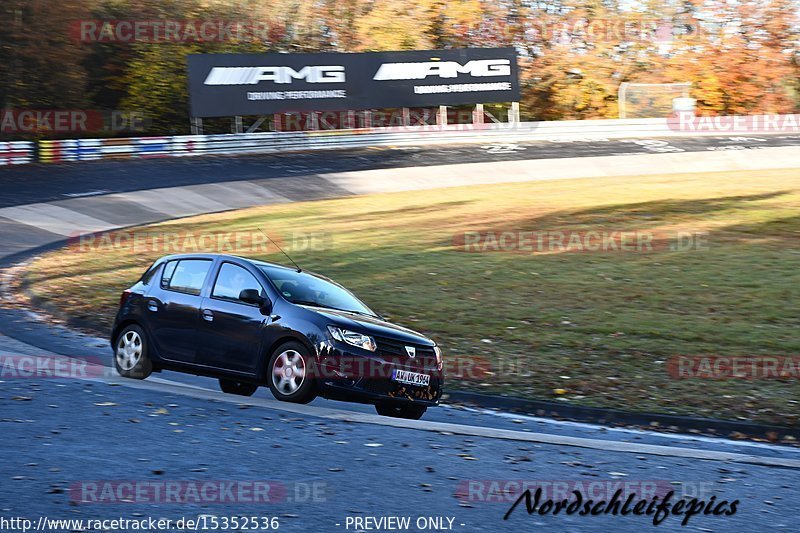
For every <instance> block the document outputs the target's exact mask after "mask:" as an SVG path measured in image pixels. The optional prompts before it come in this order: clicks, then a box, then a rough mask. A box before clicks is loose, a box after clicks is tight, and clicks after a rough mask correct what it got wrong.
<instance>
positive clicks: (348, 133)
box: [0, 115, 788, 164]
mask: <svg viewBox="0 0 800 533" xmlns="http://www.w3.org/2000/svg"><path fill="white" fill-rule="evenodd" d="M787 117H788V115H787ZM721 118H724V119H725V118H726V119H732V118H735V117H721ZM740 118H741V117H740ZM744 118H747V119H758V118H759V117H756V116H753V117H744ZM724 134H726V132H725V131H721V130H719V129H713V128H712V129H710V130H709V131H704V132H703V131H682V130H681V129H680V128H677V127H676V124H675V123H674V122H670V121H668V120H667V119H627V120H565V121H551V122H521V123H516V124H507V123H504V124H477V125H472V124H469V125H450V126H398V127H388V128H372V129H351V130H320V131H304V132H297V133H286V132H267V133H244V134H225V135H182V136H175V137H133V138H123V139H69V140H59V141H40V142H39V152H38V155H39V157H38V160H39V161H40V162H43V163H61V162H70V161H96V160H102V159H129V158H135V159H143V158H152V157H186V156H197V155H235V154H268V153H276V152H287V151H300V150H338V149H346V148H365V147H381V146H416V145H436V144H462V143H487V144H493V143H508V142H521V141H533V140H551V141H568V140H592V139H610V138H617V139H619V138H637V137H638V138H647V137H686V136H695V135H724ZM727 134H729V135H732V134H735V132H728V133H727ZM12 144H13V145H24V144H26V143H0V146H4V145H12ZM27 144H30V143H27ZM9 153H10V152H9ZM2 157H3V152H2V150H0V158H2ZM9 160H10V159H9ZM14 162H30V155H28V156H27V160H26V159H25V158H24V157H22V156H21V158H16V159H15V161H14ZM0 164H2V163H0Z"/></svg>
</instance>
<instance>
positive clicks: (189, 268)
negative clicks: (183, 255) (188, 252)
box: [145, 258, 213, 363]
mask: <svg viewBox="0 0 800 533" xmlns="http://www.w3.org/2000/svg"><path fill="white" fill-rule="evenodd" d="M212 264H213V261H212V260H211V259H199V258H198V259H195V258H187V259H175V260H173V261H169V262H168V263H167V264H166V265H164V269H163V271H162V274H161V280H160V283H158V284H154V288H153V289H152V290H151V291H150V292H149V293H148V294H147V297H146V302H145V313H146V314H147V316H148V320H147V323H148V326H149V329H150V332H151V334H152V335H153V339H154V341H155V344H156V348H157V349H158V353H159V354H160V355H161V357H163V358H164V359H169V360H172V361H179V362H182V363H194V362H195V361H196V358H197V328H198V325H199V322H200V305H201V303H202V301H203V298H202V296H201V293H202V290H203V286H204V285H205V283H206V278H207V277H208V273H209V272H210V271H211V266H212Z"/></svg>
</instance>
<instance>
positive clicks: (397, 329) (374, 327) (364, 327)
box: [303, 306, 435, 346]
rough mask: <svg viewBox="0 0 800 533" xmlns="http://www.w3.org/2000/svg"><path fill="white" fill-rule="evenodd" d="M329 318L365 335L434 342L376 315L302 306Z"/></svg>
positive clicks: (429, 344) (345, 327)
mask: <svg viewBox="0 0 800 533" xmlns="http://www.w3.org/2000/svg"><path fill="white" fill-rule="evenodd" d="M303 307H305V308H306V309H309V310H311V311H314V312H315V313H318V314H320V315H323V316H325V317H327V318H329V319H330V321H331V325H332V326H339V327H341V328H344V329H352V330H353V331H357V332H359V333H364V334H365V335H372V336H377V337H386V338H389V339H394V340H397V341H401V342H408V343H413V344H422V345H424V346H434V344H435V343H434V342H433V341H432V340H430V339H429V338H427V337H426V336H425V335H423V334H421V333H418V332H416V331H414V330H411V329H408V328H405V327H403V326H398V325H397V324H392V323H391V322H387V321H385V320H383V319H380V318H378V317H370V316H365V315H359V314H356V313H348V312H346V311H338V310H336V309H324V308H319V307H312V306H303Z"/></svg>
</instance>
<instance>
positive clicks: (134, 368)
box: [114, 324, 153, 379]
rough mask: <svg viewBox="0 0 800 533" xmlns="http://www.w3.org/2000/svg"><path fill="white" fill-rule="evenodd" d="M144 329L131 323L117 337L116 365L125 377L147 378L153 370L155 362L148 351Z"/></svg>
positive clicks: (115, 349) (120, 373)
mask: <svg viewBox="0 0 800 533" xmlns="http://www.w3.org/2000/svg"><path fill="white" fill-rule="evenodd" d="M147 349H148V347H147V337H146V336H145V334H144V330H143V329H142V328H140V327H139V326H137V325H136V324H131V325H130V326H127V327H126V328H125V329H123V330H122V332H121V333H120V334H119V336H118V337H117V342H116V345H115V348H114V366H116V367H117V372H119V375H120V376H122V377H125V378H134V379H145V378H146V377H147V376H149V375H150V374H151V373H152V372H153V363H152V362H151V361H150V357H149V356H148V353H147Z"/></svg>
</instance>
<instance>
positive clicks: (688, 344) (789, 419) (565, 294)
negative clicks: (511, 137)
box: [24, 163, 800, 425]
mask: <svg viewBox="0 0 800 533" xmlns="http://www.w3.org/2000/svg"><path fill="white" fill-rule="evenodd" d="M578 164H580V163H578ZM799 187H800V172H799V171H793V170H783V171H764V172H731V173H706V174H682V175H662V176H641V177H624V178H603V179H591V180H563V181H549V182H533V183H522V184H508V185H492V186H480V187H461V188H452V189H442V190H431V191H415V192H408V193H396V194H381V195H371V196H363V197H355V198H346V199H339V200H329V201H316V202H308V203H296V204H287V205H279V206H267V207H259V208H252V209H246V210H242V211H236V212H229V213H223V214H217V215H206V216H199V217H193V218H188V219H181V220H178V221H172V222H168V223H164V224H159V225H155V226H149V227H147V228H143V229H142V231H149V232H157V233H160V232H170V233H172V232H174V233H175V234H177V235H180V236H181V237H180V240H179V242H180V243H182V244H183V245H185V246H188V249H186V251H193V248H192V247H191V243H192V242H193V241H191V240H187V239H186V236H187V235H193V236H200V235H203V234H208V233H213V234H215V235H219V234H221V233H222V234H226V233H228V232H232V233H235V232H242V233H243V234H247V235H249V234H252V232H253V231H255V230H254V228H256V227H260V228H263V229H265V230H266V231H267V232H269V233H270V234H271V235H273V236H278V237H279V238H280V239H281V241H282V242H283V244H284V245H285V246H287V248H289V249H290V250H291V254H292V255H293V257H294V259H295V260H296V261H298V262H299V263H300V264H301V265H302V266H303V267H304V268H306V269H308V270H312V271H316V272H319V273H322V274H325V275H327V276H330V277H332V278H334V279H336V280H337V281H339V282H340V283H342V284H344V285H345V286H347V287H349V288H351V289H352V290H354V291H355V292H356V293H357V294H359V295H360V296H361V297H362V299H364V300H365V301H366V302H367V303H368V304H370V305H371V306H372V307H373V308H374V309H376V310H377V311H379V312H381V313H383V314H385V315H387V316H388V317H390V318H391V319H392V320H393V321H396V322H398V323H400V324H404V325H408V326H410V327H412V328H415V329H417V330H420V331H421V332H424V333H426V334H428V335H430V336H432V337H433V338H434V339H436V340H437V341H438V342H439V343H440V344H442V345H443V348H444V350H445V354H446V356H447V357H448V358H450V360H451V361H459V364H462V365H463V363H464V361H465V360H466V361H469V360H470V359H469V358H480V359H481V360H482V359H485V360H486V361H487V364H488V365H489V366H490V368H489V370H490V372H489V373H488V374H487V373H481V372H478V375H475V376H469V375H466V376H463V377H461V378H451V379H450V381H449V386H450V387H455V388H462V389H472V390H481V391H486V392H502V393H510V394H514V395H518V396H522V397H529V398H537V399H553V398H558V399H561V400H564V401H570V402H575V403H580V404H584V405H592V406H603V407H614V408H623V409H629V410H641V411H650V412H662V413H679V414H692V415H698V416H708V417H717V418H727V419H747V420H753V421H760V422H770V423H777V424H790V425H791V424H796V423H797V422H798V415H800V408H798V391H800V387H798V381H797V379H796V377H797V376H796V375H795V377H794V379H791V378H788V379H758V380H741V379H725V380H711V379H697V378H694V379H675V378H674V377H673V376H672V375H670V373H669V372H668V370H667V369H668V367H669V365H670V361H671V360H672V358H674V357H676V356H679V355H690V356H693V355H727V356H753V355H783V356H786V355H798V354H800V335H798V331H800V313H798V311H799V309H798V308H799V307H800V304H799V302H800V269H798V266H800V192H798V188H799ZM486 230H509V231H513V232H517V231H534V232H537V231H539V232H541V231H545V232H562V233H564V234H565V235H566V236H567V237H566V241H568V240H569V238H570V236H571V235H572V236H574V235H577V236H579V237H580V236H584V237H585V236H586V235H587V233H586V232H589V231H598V232H603V231H606V232H614V231H625V232H635V233H636V234H637V235H641V234H646V235H650V236H651V237H653V236H655V240H654V242H655V243H656V245H655V246H654V248H655V249H654V250H653V251H649V250H647V249H646V247H644V248H640V249H638V250H633V251H620V250H616V251H613V250H611V251H609V250H605V251H604V250H599V251H585V250H584V251H581V252H578V251H576V250H578V249H579V246H578V244H577V243H573V246H569V247H568V251H565V249H559V248H558V246H555V248H554V249H552V250H551V249H549V248H548V246H547V244H545V246H544V249H542V253H538V252H537V253H532V252H531V251H519V250H518V251H514V252H509V253H503V252H500V251H487V252H484V253H466V252H465V251H464V247H463V246H459V245H458V243H460V242H461V241H462V240H463V239H464V234H465V232H473V231H477V232H485V231H486ZM676 232H684V233H683V234H684V235H704V237H703V240H702V241H701V242H699V243H698V242H697V241H695V242H692V243H689V242H687V240H690V239H688V238H687V239H685V240H684V242H683V245H684V246H685V249H670V247H669V246H667V245H668V244H670V243H672V244H674V241H671V240H670V239H672V236H674V235H675V234H676ZM311 236H315V237H317V239H316V241H315V245H314V246H308V247H305V248H303V246H302V245H303V244H307V243H308V238H309V237H311ZM661 238H665V239H666V242H665V243H662V242H661V241H660V239H661ZM551 239H552V236H551V237H550V238H549V239H548V240H546V241H545V242H546V243H547V242H550V240H551ZM566 241H565V242H566ZM194 242H198V241H194ZM199 242H200V243H201V245H198V246H199V247H200V246H202V242H203V241H202V240H199ZM206 242H208V241H206ZM480 242H481V244H480V245H479V248H483V247H487V248H488V249H489V250H492V249H493V248H494V246H493V244H492V242H491V241H486V240H484V239H482V240H481V241H480ZM534 242H535V241H534ZM97 243H98V245H97V246H93V247H91V246H90V247H88V248H89V249H88V250H87V249H86V248H87V246H83V247H80V246H79V245H78V244H77V243H73V244H72V245H71V246H68V247H66V248H64V249H62V250H58V251H55V252H52V253H48V254H45V255H43V256H42V257H39V258H37V259H36V260H35V261H33V263H32V264H31V265H30V267H29V268H28V269H27V270H26V274H25V277H24V282H25V284H26V286H27V287H28V288H29V290H30V291H31V292H32V293H33V295H35V297H36V298H38V299H40V300H41V301H43V302H45V303H46V304H47V305H48V306H49V307H52V308H55V309H58V310H59V312H61V313H64V314H66V315H71V316H76V317H79V318H82V319H83V320H85V321H88V322H89V323H91V324H92V326H93V327H94V328H95V329H97V330H98V331H102V332H105V331H107V328H108V326H109V325H110V322H111V321H112V319H113V316H114V313H115V311H116V304H117V301H118V297H119V293H120V292H121V291H122V290H123V289H124V288H125V287H127V286H128V285H130V284H131V283H132V281H133V280H135V279H136V278H137V277H138V276H139V274H140V273H141V272H142V271H143V269H144V268H146V267H147V266H148V265H149V264H150V263H151V262H152V261H153V260H154V259H156V258H157V257H158V256H160V255H163V254H164V253H165V247H164V246H163V245H161V246H149V245H147V244H146V243H142V244H141V245H140V246H137V247H136V248H134V247H132V246H122V247H114V246H109V245H108V243H107V242H106V245H102V241H100V240H98V241H97ZM454 243H455V244H454ZM662 244H663V245H664V246H661V245H662ZM534 246H537V247H538V244H534ZM195 249H197V248H195ZM166 251H170V250H166ZM208 251H217V250H208ZM239 255H249V256H256V257H259V258H264V259H267V260H272V261H278V262H281V261H282V257H281V256H280V255H278V254H277V253H275V251H274V249H268V250H263V249H258V250H256V251H248V250H246V249H245V250H240V254H239ZM462 370H463V368H462Z"/></svg>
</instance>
